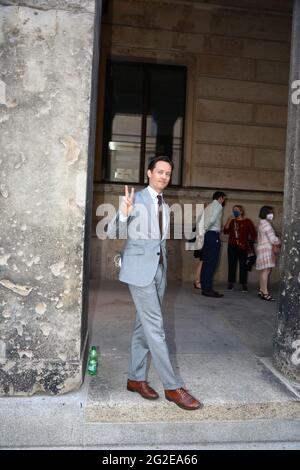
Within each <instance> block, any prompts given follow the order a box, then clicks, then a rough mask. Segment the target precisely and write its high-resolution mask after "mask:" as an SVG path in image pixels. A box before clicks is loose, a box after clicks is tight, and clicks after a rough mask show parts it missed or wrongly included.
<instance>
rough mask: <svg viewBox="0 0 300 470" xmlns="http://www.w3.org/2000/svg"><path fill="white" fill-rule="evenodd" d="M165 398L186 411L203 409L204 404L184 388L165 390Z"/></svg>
mask: <svg viewBox="0 0 300 470" xmlns="http://www.w3.org/2000/svg"><path fill="white" fill-rule="evenodd" d="M165 397H166V399H167V400H169V401H173V402H174V403H175V404H176V405H177V406H180V408H183V409H184V410H198V409H199V408H203V406H204V405H203V403H201V402H200V401H199V400H196V398H194V397H193V396H192V395H191V394H190V393H188V392H187V391H186V390H185V389H184V388H177V390H165Z"/></svg>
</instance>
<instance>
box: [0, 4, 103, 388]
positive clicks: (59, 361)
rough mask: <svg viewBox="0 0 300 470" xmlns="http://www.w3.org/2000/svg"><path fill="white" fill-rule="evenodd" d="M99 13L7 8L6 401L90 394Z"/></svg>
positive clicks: (0, 382)
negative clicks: (88, 281)
mask: <svg viewBox="0 0 300 470" xmlns="http://www.w3.org/2000/svg"><path fill="white" fill-rule="evenodd" d="M20 3H21V6H20ZM100 5H101V2H98V1H97V2H95V0H72V1H66V0H50V1H45V0H24V1H22V2H16V1H3V0H0V49H1V50H0V61H1V66H0V126H1V133H0V139H1V140H0V146H1V154H0V212H1V231H0V394H2V395H3V394H5V395H16V394H18V395H20V394H23V395H30V394H33V393H35V392H45V393H51V394H57V393H65V392H68V391H69V390H72V389H75V388H78V387H79V386H80V384H81V382H82V368H83V367H82V363H83V357H84V350H85V346H86V344H87V326H86V324H87V322H86V320H85V318H84V314H85V313H86V308H85V310H84V306H85V307H86V302H85V301H84V298H83V297H84V296H83V292H84V277H85V276H84V272H85V269H84V251H85V249H84V233H87V234H88V232H89V227H88V225H89V224H88V223H86V221H87V220H89V218H88V217H86V216H87V207H89V205H90V197H89V194H90V189H91V188H88V181H89V182H90V179H91V178H90V175H91V174H92V166H93V164H92V160H93V149H94V145H93V142H94V132H95V126H94V118H95V111H94V109H93V106H94V103H95V102H96V100H95V99H93V94H95V89H96V86H93V87H92V69H93V68H94V71H95V73H94V78H93V79H94V80H96V81H97V77H96V75H97V73H96V72H97V69H98V67H97V60H98V57H97V52H96V53H95V50H94V44H95V43H97V41H95V38H96V37H97V35H98V33H99V31H97V27H96V28H95V25H96V26H97V25H99V26H98V27H99V28H100V19H99V15H98V17H97V15H96V12H95V8H100ZM95 16H96V17H97V21H96V22H95ZM93 57H94V67H93ZM94 107H95V106H94ZM87 195H88V197H87ZM87 236H88V235H87ZM87 250H88V247H87ZM82 325H84V327H82ZM82 333H83V334H82ZM81 334H82V337H81Z"/></svg>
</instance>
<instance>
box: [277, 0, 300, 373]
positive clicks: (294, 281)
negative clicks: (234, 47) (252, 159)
mask: <svg viewBox="0 0 300 470" xmlns="http://www.w3.org/2000/svg"><path fill="white" fill-rule="evenodd" d="M299 50H300V0H295V1H294V11H293V28H292V49H291V63H290V87H289V112H288V126H287V145H286V164H285V188H284V220H283V252H282V257H281V282H280V300H279V312H278V326H277V333H276V336H275V338H274V362H275V365H276V367H277V368H278V369H279V370H280V371H281V372H282V373H283V374H284V375H286V376H287V377H289V378H290V379H292V380H294V381H297V382H300V139H299V135H300V100H299V98H297V95H295V93H294V95H292V93H293V92H295V91H297V90H295V83H294V82H295V81H296V80H300V54H299ZM293 83H294V86H292V84H293ZM299 83H300V82H299ZM299 83H298V84H297V85H298V87H299ZM298 97H299V93H298ZM295 100H296V101H295ZM298 101H299V103H298Z"/></svg>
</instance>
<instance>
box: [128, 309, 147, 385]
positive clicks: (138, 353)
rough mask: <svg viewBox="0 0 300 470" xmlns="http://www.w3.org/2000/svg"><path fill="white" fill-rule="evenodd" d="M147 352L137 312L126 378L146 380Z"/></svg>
mask: <svg viewBox="0 0 300 470" xmlns="http://www.w3.org/2000/svg"><path fill="white" fill-rule="evenodd" d="M148 353H149V348H148V345H147V341H146V338H145V335H144V330H143V326H142V323H141V321H140V319H139V316H138V314H136V320H135V325H134V329H133V334H132V339H131V354H130V358H129V373H128V378H129V379H130V380H141V381H144V380H146V373H147V356H148Z"/></svg>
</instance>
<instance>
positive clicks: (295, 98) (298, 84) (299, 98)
mask: <svg viewBox="0 0 300 470" xmlns="http://www.w3.org/2000/svg"><path fill="white" fill-rule="evenodd" d="M292 89H293V90H294V89H295V91H293V93H292V96H291V98H292V103H293V104H299V103H300V80H294V81H293V82H292Z"/></svg>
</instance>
